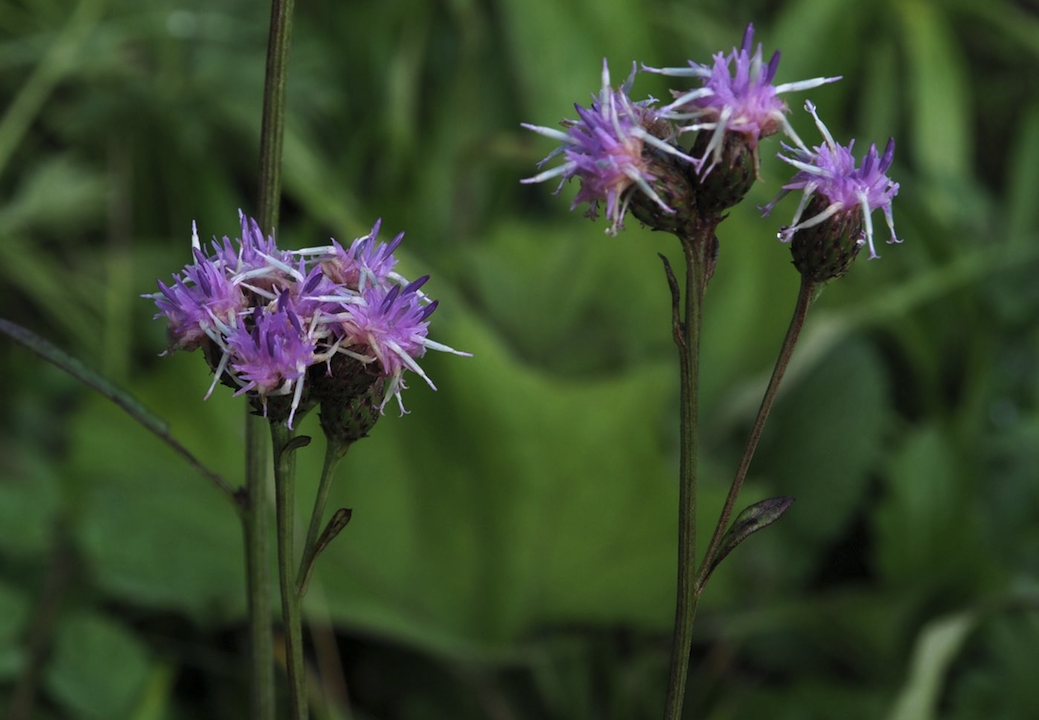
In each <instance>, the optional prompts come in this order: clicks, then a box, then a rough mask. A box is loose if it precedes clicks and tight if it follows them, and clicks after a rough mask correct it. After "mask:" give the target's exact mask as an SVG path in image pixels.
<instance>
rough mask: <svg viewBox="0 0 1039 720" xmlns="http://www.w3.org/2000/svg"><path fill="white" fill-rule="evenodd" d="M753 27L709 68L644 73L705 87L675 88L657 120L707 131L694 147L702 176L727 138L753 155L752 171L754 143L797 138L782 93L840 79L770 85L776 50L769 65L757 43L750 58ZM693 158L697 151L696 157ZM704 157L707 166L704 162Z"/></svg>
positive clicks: (718, 159) (696, 65)
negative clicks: (683, 79) (772, 138)
mask: <svg viewBox="0 0 1039 720" xmlns="http://www.w3.org/2000/svg"><path fill="white" fill-rule="evenodd" d="M753 41H754V26H753V25H748V26H747V30H746V32H745V33H744V35H743V46H742V47H741V48H738V49H737V48H733V49H732V52H730V53H729V54H728V55H725V54H724V53H720V52H719V53H717V54H715V56H714V64H713V65H701V64H699V63H695V62H693V61H691V60H690V61H689V67H687V68H650V67H645V66H644V67H643V69H644V70H646V71H648V72H655V73H660V74H662V75H671V76H674V77H695V78H700V80H701V81H702V83H703V85H702V87H699V88H697V89H695V90H690V91H678V90H673V91H672V94H673V95H674V96H675V100H674V101H673V102H671V103H670V104H669V105H667V106H665V107H663V108H661V109H660V116H661V117H663V118H666V119H669V120H676V121H685V120H693V121H694V122H693V124H691V125H687V126H684V127H681V128H679V131H680V132H700V131H704V132H706V133H709V134H707V135H702V136H701V137H706V138H707V140H706V141H702V142H698V143H697V148H696V149H697V150H701V151H702V155H701V156H700V157H699V158H697V160H696V162H697V167H698V169H699V172H700V174H701V176H704V177H706V176H707V174H709V173H710V172H711V171H712V170H713V169H714V168H715V166H717V165H718V164H719V163H720V162H721V161H722V157H723V151H724V150H725V148H726V139H727V136H728V135H730V134H735V135H738V136H739V137H740V139H741V140H742V144H744V145H745V146H746V147H747V148H748V149H749V150H750V152H751V153H752V154H753V157H754V173H755V175H757V169H758V153H757V147H758V142H759V141H760V140H761V139H762V138H765V137H768V136H769V135H774V134H776V133H777V132H779V130H780V129H782V130H784V131H785V132H786V133H787V134H788V135H790V137H792V138H795V139H796V138H797V135H796V133H795V132H794V129H793V128H792V127H791V126H790V123H789V122H788V121H787V119H786V113H787V105H786V103H785V102H784V101H783V100H782V98H780V97H779V96H780V95H782V94H783V93H787V92H793V91H800V90H809V89H811V88H814V87H819V86H820V85H824V84H826V83H830V82H834V81H836V80H839V79H840V78H839V77H818V78H813V79H811V80H801V81H798V82H791V83H783V84H781V85H773V84H772V81H773V80H774V79H775V77H776V70H777V68H778V67H779V51H778V50H777V51H776V52H775V53H774V54H773V55H772V59H771V60H769V63H768V65H764V64H763V62H762V57H761V44H760V43H759V44H758V47H757V49H756V50H755V51H754V53H753V55H752V54H751V46H752V43H753ZM694 155H695V153H694ZM708 158H710V162H709V163H708Z"/></svg>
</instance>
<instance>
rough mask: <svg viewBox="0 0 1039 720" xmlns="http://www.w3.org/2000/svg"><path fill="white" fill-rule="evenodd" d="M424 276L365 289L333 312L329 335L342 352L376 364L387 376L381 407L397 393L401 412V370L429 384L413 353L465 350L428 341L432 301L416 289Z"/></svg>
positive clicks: (421, 354)
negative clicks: (337, 340)
mask: <svg viewBox="0 0 1039 720" xmlns="http://www.w3.org/2000/svg"><path fill="white" fill-rule="evenodd" d="M427 280H429V276H428V275H427V276H424V277H421V278H419V279H418V280H415V281H414V282H411V283H408V284H407V285H405V286H403V287H402V286H400V285H394V286H393V287H391V288H389V289H388V290H387V289H386V288H384V287H380V286H372V287H369V288H366V289H365V291H364V292H363V298H364V302H363V303H362V304H357V305H351V306H350V307H349V308H348V310H347V312H346V313H344V314H342V315H340V316H338V317H337V320H338V322H336V324H335V325H334V330H333V332H334V334H335V335H336V336H337V337H339V338H340V344H341V346H342V347H343V348H344V352H347V353H349V354H350V355H351V356H352V357H355V358H357V359H359V360H361V361H362V362H365V363H377V364H378V367H379V369H380V374H381V375H382V376H383V377H385V378H386V379H387V382H386V388H385V390H384V397H383V400H382V404H381V405H380V406H379V409H380V410H382V409H383V407H384V406H385V405H386V402H387V401H388V400H389V398H390V397H396V398H397V403H398V404H399V405H400V409H401V412H405V410H404V404H403V402H402V401H401V397H400V391H401V390H403V389H405V388H406V387H407V385H406V384H405V382H404V371H405V370H411V371H412V372H414V373H415V374H417V375H419V376H420V377H421V378H422V379H423V380H425V381H426V383H428V384H429V386H430V387H431V388H433V389H434V390H436V386H435V385H434V384H433V381H432V380H430V379H429V376H428V375H426V373H425V372H424V371H423V370H422V368H421V367H419V365H418V362H417V360H418V358H421V357H422V356H423V355H425V354H426V349H427V348H433V349H436V350H443V351H446V352H451V353H454V354H456V355H465V354H466V353H459V352H458V351H456V350H452V349H451V348H449V347H446V346H444V345H441V344H440V343H436V342H434V341H432V340H430V339H429V338H428V337H427V335H428V332H429V322H428V318H429V316H430V315H432V314H433V311H434V310H436V308H437V302H436V301H433V302H428V301H427V300H426V298H425V296H424V295H423V294H422V293H421V292H419V288H421V287H422V286H423V285H424V284H425V283H426V281H427Z"/></svg>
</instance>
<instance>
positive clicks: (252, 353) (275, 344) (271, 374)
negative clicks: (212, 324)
mask: <svg viewBox="0 0 1039 720" xmlns="http://www.w3.org/2000/svg"><path fill="white" fill-rule="evenodd" d="M287 297H288V293H287V291H286V293H285V294H284V295H282V298H287ZM316 348H317V343H316V342H315V340H314V339H313V338H312V337H310V336H309V334H308V333H307V331H306V330H305V329H304V328H303V325H302V324H301V323H300V320H299V317H298V316H297V315H296V314H295V313H294V312H292V310H291V309H290V308H289V307H288V303H287V302H284V301H282V300H279V302H278V303H277V304H276V306H275V307H274V308H265V307H256V308H254V309H253V312H252V316H251V322H250V323H248V324H245V323H243V324H242V325H240V326H239V327H238V328H236V329H235V330H234V331H232V332H231V333H230V335H228V337H227V350H228V353H229V355H230V358H231V360H230V365H231V368H232V369H233V370H234V373H235V375H234V377H235V378H236V381H237V382H238V383H240V384H241V389H240V390H239V391H238V392H237V393H235V394H236V395H241V394H243V393H247V392H250V391H252V392H254V393H255V395H256V396H257V398H258V399H259V401H260V403H261V405H263V407H264V412H265V413H266V408H267V398H268V397H269V396H272V395H288V396H291V398H292V402H291V405H290V409H289V414H288V426H289V427H292V419H293V417H294V416H295V414H296V410H297V409H298V408H299V404H300V399H301V397H302V394H303V386H304V375H305V374H306V371H307V368H308V367H309V366H310V365H311V364H313V362H314V351H315V349H316Z"/></svg>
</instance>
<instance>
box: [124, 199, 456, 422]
mask: <svg viewBox="0 0 1039 720" xmlns="http://www.w3.org/2000/svg"><path fill="white" fill-rule="evenodd" d="M239 218H240V220H241V223H242V237H241V239H239V240H238V241H237V247H235V244H233V243H232V241H231V240H230V239H228V238H226V237H225V238H223V240H222V241H219V242H218V241H215V240H214V241H213V243H212V246H211V247H212V251H213V254H212V255H210V256H207V255H206V254H205V252H204V251H203V250H202V247H201V243H199V240H198V233H197V231H196V229H195V226H194V225H192V253H193V255H194V258H195V261H194V263H192V264H191V265H188V266H187V267H185V268H184V270H183V271H182V273H181V274H180V275H177V276H174V282H173V283H172V285H169V286H167V285H165V284H164V283H162V282H159V292H157V293H153V294H151V295H147V296H145V297H149V298H151V299H152V300H154V302H155V303H156V305H157V306H158V308H159V310H160V313H159V314H158V315H156V317H160V316H165V317H166V318H167V320H168V322H169V330H168V332H169V335H170V340H171V349H173V350H177V349H182V350H193V349H195V348H197V347H200V346H201V347H203V349H204V350H205V356H206V360H207V362H208V363H209V365H210V367H211V368H212V370H213V374H214V378H213V383H212V385H211V386H210V388H209V392H207V394H206V397H208V396H209V394H210V393H211V392H212V391H213V388H214V387H215V386H216V384H217V383H218V382H219V381H221V380H223V381H224V382H225V384H228V385H231V386H232V387H235V388H237V392H236V394H237V395H241V394H243V393H244V394H248V395H249V396H250V398H251V399H252V401H253V402H254V403H258V404H260V405H262V407H263V409H264V413H265V414H266V413H267V409H268V399H270V398H274V397H277V398H280V399H279V401H278V402H277V403H276V405H275V406H272V409H271V418H272V422H273V421H275V420H277V421H279V422H280V421H282V420H284V419H286V418H287V422H288V425H289V426H290V427H291V425H292V422H293V419H294V417H295V415H296V413H297V411H298V410H299V411H302V409H305V408H309V407H311V406H312V405H313V404H315V403H316V402H319V401H320V402H322V403H323V404H324V403H326V402H327V403H329V404H330V405H331V406H341V405H343V403H344V402H345V403H347V404H349V402H350V401H351V400H352V399H354V396H353V395H350V394H349V391H350V389H351V388H352V389H354V390H355V391H367V390H368V388H369V387H370V386H371V384H372V378H373V377H374V376H376V375H378V376H379V377H380V378H382V382H383V383H384V386H383V387H382V388H378V389H379V390H385V392H384V393H380V394H379V396H380V397H383V398H385V397H389V396H391V395H394V396H396V397H397V400H398V402H400V391H401V390H403V389H404V388H405V383H404V379H403V375H404V371H405V370H412V371H414V372H417V373H418V374H419V375H421V376H422V377H423V379H425V380H426V382H429V384H430V386H432V385H433V383H432V382H431V381H430V380H429V378H428V377H427V376H426V374H425V373H424V372H423V371H422V369H421V368H420V367H419V366H418V364H417V362H416V358H419V357H422V355H423V354H424V353H425V351H426V350H427V349H429V348H432V349H435V350H444V351H447V352H456V351H454V350H452V349H451V348H448V347H447V346H444V345H441V344H439V343H436V342H433V341H432V340H429V339H428V338H427V333H428V321H427V318H428V317H429V315H430V314H431V313H432V312H433V310H434V309H435V308H436V303H435V302H432V303H431V302H429V300H428V298H427V297H426V295H425V294H424V293H422V292H421V291H420V289H419V288H420V287H421V286H422V285H423V283H425V281H426V279H427V278H422V279H421V280H419V281H416V282H414V283H410V284H409V283H407V281H406V280H404V279H403V278H402V277H401V276H400V275H398V274H397V273H396V272H395V271H394V268H395V266H396V263H397V259H396V258H395V257H394V254H393V253H394V250H396V248H397V246H398V245H399V244H400V241H401V238H402V237H403V233H402V234H401V235H398V236H397V237H396V238H395V239H394V240H393V241H392V242H391V243H389V244H386V243H381V242H378V241H377V236H378V232H379V226H380V223H379V222H376V223H375V226H374V227H373V228H372V231H371V233H369V234H368V235H365V236H364V237H362V238H358V239H357V240H355V241H354V242H353V243H352V244H351V245H350V246H349V248H344V247H343V246H342V245H340V244H339V243H338V242H336V241H334V240H333V244H332V245H330V246H324V247H316V248H308V249H305V250H297V251H285V250H280V249H278V247H277V245H276V244H275V241H274V237H273V236H265V235H264V234H263V233H262V232H261V231H260V228H259V225H257V223H256V221H255V220H253V219H252V218H249V217H246V216H245V215H243V214H241V213H239ZM338 354H342V355H343V356H345V358H346V359H351V360H350V362H342V360H343V359H344V358H339V360H340V361H339V362H336V363H333V362H332V360H333V359H334V358H336V357H337V355H338ZM456 354H458V355H467V353H456ZM355 361H356V362H355ZM320 364H324V365H325V366H326V368H327V372H328V373H331V372H332V368H333V365H335V367H336V368H340V369H342V374H341V375H342V376H341V377H335V376H334V374H333V375H326V376H322V375H321V371H320V370H317V371H315V373H314V374H313V375H312V374H311V373H309V372H308V370H309V368H311V367H313V366H317V365H320ZM365 365H370V366H372V367H375V366H378V368H379V371H378V372H377V373H369V372H367V370H366V369H365ZM358 372H359V373H360V374H356V373H358ZM312 378H321V380H317V379H315V380H314V383H317V384H321V385H322V387H323V388H324V389H326V390H328V389H329V388H331V396H329V394H328V393H325V394H324V395H323V394H322V392H321V391H320V390H315V391H314V392H308V387H309V386H310V384H311V383H310V381H311V379H312ZM325 378H328V379H329V380H331V382H324V380H325ZM344 389H345V390H344ZM434 389H435V388H434ZM344 393H345V394H344ZM346 395H349V396H348V397H347V396H346ZM383 405H385V401H383ZM381 409H382V407H380V410H381ZM326 410H328V411H329V413H328V414H329V416H330V417H331V416H332V415H335V414H336V413H337V412H341V410H342V408H341V407H328V408H326ZM401 410H402V411H403V404H402V405H401Z"/></svg>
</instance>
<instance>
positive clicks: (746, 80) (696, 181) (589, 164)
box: [522, 25, 898, 279]
mask: <svg viewBox="0 0 1039 720" xmlns="http://www.w3.org/2000/svg"><path fill="white" fill-rule="evenodd" d="M753 41H754V28H753V26H750V25H749V26H747V29H746V32H745V33H744V36H743V42H742V45H741V46H740V47H734V48H732V50H731V51H730V52H728V53H722V52H719V53H717V54H715V55H714V57H713V62H712V63H709V64H702V63H697V62H693V61H689V62H688V67H683V68H651V67H646V66H643V68H642V69H643V70H645V71H647V72H653V73H658V74H662V75H668V76H672V77H691V78H694V79H696V80H698V81H699V83H700V86H699V87H697V88H694V89H692V90H672V94H673V96H674V100H673V101H672V102H671V103H670V104H668V105H665V106H663V107H659V108H658V107H655V106H656V103H657V101H656V100H655V99H653V98H649V99H647V100H644V101H639V102H636V101H633V100H632V99H631V97H630V92H631V88H632V86H633V84H634V81H635V76H636V69H634V68H633V70H632V74H631V76H630V77H628V79H627V81H626V82H625V83H624V84H623V85H621V86H620V87H619V88H617V89H613V88H612V87H611V86H610V84H609V72H608V70H607V68H606V63H605V61H604V62H603V74H602V89H601V91H600V92H599V95H598V96H597V97H593V102H592V105H591V107H590V108H589V109H585V108H582V107H581V106H580V105H577V106H576V108H577V114H578V119H577V120H564V121H563V123H562V125H563V127H564V130H565V131H560V130H554V129H550V128H546V127H540V126H536V125H527V124H524V125H523V127H525V128H527V129H530V130H534V131H535V132H538V133H540V134H542V135H546V136H548V137H551V138H553V139H555V140H558V141H561V142H562V145H561V146H559V147H557V148H556V149H555V150H553V151H552V152H551V153H549V155H548V156H547V157H546V158H545V159H544V160H542V161H541V163H539V165H538V167H541V166H543V165H544V164H545V163H547V162H549V161H550V160H552V159H554V158H556V157H559V156H562V157H563V160H564V162H563V163H562V164H561V165H558V166H556V167H553V168H551V169H548V170H544V171H543V172H541V173H540V174H538V175H536V176H534V177H531V178H527V179H525V180H523V181H522V182H524V183H535V182H541V181H544V180H548V179H550V178H555V177H559V178H561V181H560V188H561V187H562V185H563V183H564V182H565V181H567V180H569V179H571V178H574V177H576V178H578V179H579V180H580V183H581V187H580V190H579V192H578V193H577V195H576V197H575V198H574V201H573V205H572V206H571V209H573V208H574V207H576V206H577V205H579V204H581V203H588V205H589V208H590V209H589V211H588V215H589V216H590V217H593V218H594V217H595V216H596V209H597V207H598V205H599V203H604V204H605V206H606V214H607V216H608V219H609V221H610V225H609V228H608V229H607V232H608V233H611V234H613V233H616V231H617V230H619V229H622V228H623V219H624V216H625V214H626V213H627V212H628V210H629V209H630V210H632V212H634V214H635V215H636V217H638V219H639V220H641V221H642V222H643V223H645V224H647V225H649V226H650V227H652V228H653V229H656V230H665V231H668V232H675V233H678V234H681V233H682V232H684V231H685V229H687V228H689V227H693V226H694V224H695V225H700V226H701V227H702V226H703V225H704V224H705V223H706V224H708V225H716V224H717V223H718V222H720V221H721V219H723V218H724V216H725V212H726V210H727V209H728V208H730V207H732V206H733V205H735V204H737V203H738V202H740V201H741V200H742V199H743V197H744V196H745V195H746V193H747V192H748V190H749V189H750V187H751V185H752V184H753V183H754V182H755V181H756V180H757V179H758V174H759V172H758V168H759V154H758V153H759V150H758V148H759V143H760V142H761V140H762V139H764V138H767V137H769V136H771V135H775V134H777V133H778V132H780V131H782V132H784V133H785V134H786V135H787V136H788V137H789V138H790V139H791V140H792V142H793V147H791V146H787V145H785V144H784V145H783V149H784V150H785V151H786V152H787V153H788V154H787V155H782V154H781V155H780V157H782V158H783V159H784V160H785V161H787V162H788V163H790V164H792V165H793V166H794V167H795V168H797V171H798V173H797V175H796V176H795V177H794V178H793V180H792V181H791V182H790V183H788V184H787V185H786V186H784V190H783V193H781V195H780V197H782V195H784V194H786V193H787V192H788V191H790V190H795V189H796V190H802V191H803V192H804V196H803V200H802V203H801V207H800V208H799V209H798V210H797V213H796V216H795V218H794V221H793V223H792V224H791V225H790V226H789V227H787V228H784V229H783V231H782V232H781V234H780V239H782V240H784V241H789V240H790V239H791V238H794V237H796V236H797V235H798V233H799V232H801V242H795V243H793V246H794V254H795V264H796V265H798V269H799V270H802V267H803V266H804V265H805V263H800V264H799V262H798V261H797V255H798V252H800V251H804V250H805V248H804V247H803V246H804V242H805V241H807V240H808V239H809V238H810V237H813V236H809V235H807V234H805V233H803V232H802V231H804V230H807V229H809V228H812V227H814V226H816V225H820V226H829V227H828V228H827V227H823V228H822V229H826V230H827V231H828V233H829V236H830V237H831V238H832V237H833V236H836V235H839V234H841V233H843V234H844V235H848V234H849V233H852V234H854V235H855V238H856V241H855V242H856V244H855V246H854V247H857V246H858V244H862V243H867V244H868V245H869V248H870V257H877V255H876V251H875V249H874V247H873V232H872V221H871V220H870V215H871V213H872V211H873V210H876V209H880V210H882V211H883V212H884V214H885V216H886V217H887V220H888V225H889V227H891V228H892V230H891V233H892V235H891V237H892V240H891V241H892V242H897V240H896V239H895V235H894V228H893V223H892V221H891V201H892V199H893V198H894V196H895V194H896V193H897V192H898V185H897V183H894V182H892V181H891V180H890V179H889V178H888V177H887V175H886V172H887V170H888V168H889V167H890V165H891V160H892V157H893V154H894V144H893V142H892V143H890V144H889V145H888V148H887V150H886V151H885V152H884V153H883V155H880V154H879V153H878V152H877V150H876V148H875V147H872V148H871V149H870V151H869V153H867V156H866V158H865V160H864V161H863V164H862V165H861V166H857V165H856V162H855V160H854V158H853V157H852V154H851V149H852V146H853V144H854V143H850V144H849V145H847V146H841V145H838V144H837V143H835V142H834V141H833V138H832V137H831V136H830V134H829V132H828V131H827V130H826V129H825V126H824V125H823V124H822V122H821V121H820V120H819V119H818V116H816V114H815V110H814V106H812V105H811V104H810V103H809V108H810V112H811V113H812V114H813V116H815V118H816V124H817V125H818V126H819V128H820V131H821V132H822V133H823V136H824V138H825V139H826V142H825V144H824V145H821V146H819V147H816V148H814V149H813V150H809V149H808V148H807V147H806V146H805V144H804V143H803V142H802V141H801V139H800V138H799V137H798V136H797V134H796V133H795V132H794V129H793V127H792V126H791V125H790V123H789V121H788V120H787V113H788V112H789V108H788V107H787V104H786V102H784V100H783V99H782V97H781V96H782V95H784V94H785V93H788V92H792V91H803V90H809V89H812V88H816V87H819V86H820V85H824V84H826V83H831V82H834V81H836V80H839V79H840V78H839V77H817V78H813V79H810V80H802V81H798V82H789V83H782V84H778V85H777V84H775V78H776V73H777V70H778V67H779V57H780V55H779V52H778V51H776V52H775V53H774V54H773V55H772V57H771V59H770V60H769V62H768V63H767V64H766V63H765V62H764V60H763V55H762V46H761V44H758V45H757V46H756V47H755V46H754V42H753ZM688 133H692V134H693V137H692V140H691V141H690V142H689V143H688V145H682V144H681V142H680V141H682V140H683V139H684V138H685V137H686V136H687V134H688ZM556 192H557V193H558V192H559V189H557V190H556ZM778 199H779V198H777V200H778ZM823 199H825V200H826V203H825V204H823V205H822V207H820V208H816V207H815V205H816V204H820V203H822V202H823ZM774 204H775V203H772V204H770V205H769V206H768V207H767V208H766V209H765V210H766V214H767V212H768V210H771V208H772V207H773V206H774ZM853 207H855V208H861V220H862V225H863V228H864V229H862V234H861V237H859V235H858V234H857V233H858V230H857V229H856V227H854V225H855V223H854V222H852V221H851V220H850V219H849V217H850V216H849V215H848V209H849V208H853ZM647 208H648V209H647ZM806 210H808V211H811V212H810V214H809V216H808V219H807V220H802V217H803V216H804V215H805V212H806ZM669 216H670V217H669ZM834 223H837V224H838V225H839V226H833V224H834ZM816 235H817V234H816ZM860 241H861V242H860ZM845 244H846V243H845ZM842 247H843V246H842ZM831 249H832V248H831ZM845 250H847V248H845ZM811 252H812V253H817V249H814V250H812V251H811ZM827 253H829V250H827V251H826V252H825V253H823V254H827ZM845 254H847V253H845ZM827 257H828V258H829V260H832V259H833V258H832V257H829V255H828V256H827ZM853 257H854V252H852V253H851V258H853ZM849 262H850V260H849ZM809 264H810V263H809ZM844 267H845V269H846V265H845V266H844ZM802 272H804V270H802ZM812 272H813V273H814V275H815V276H816V277H819V278H822V277H824V276H826V273H827V271H823V270H820V269H819V268H815V269H814V270H813V271H812ZM841 272H843V270H841ZM839 274H840V273H838V274H837V275H830V276H828V277H825V279H831V278H832V277H836V276H839Z"/></svg>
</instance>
